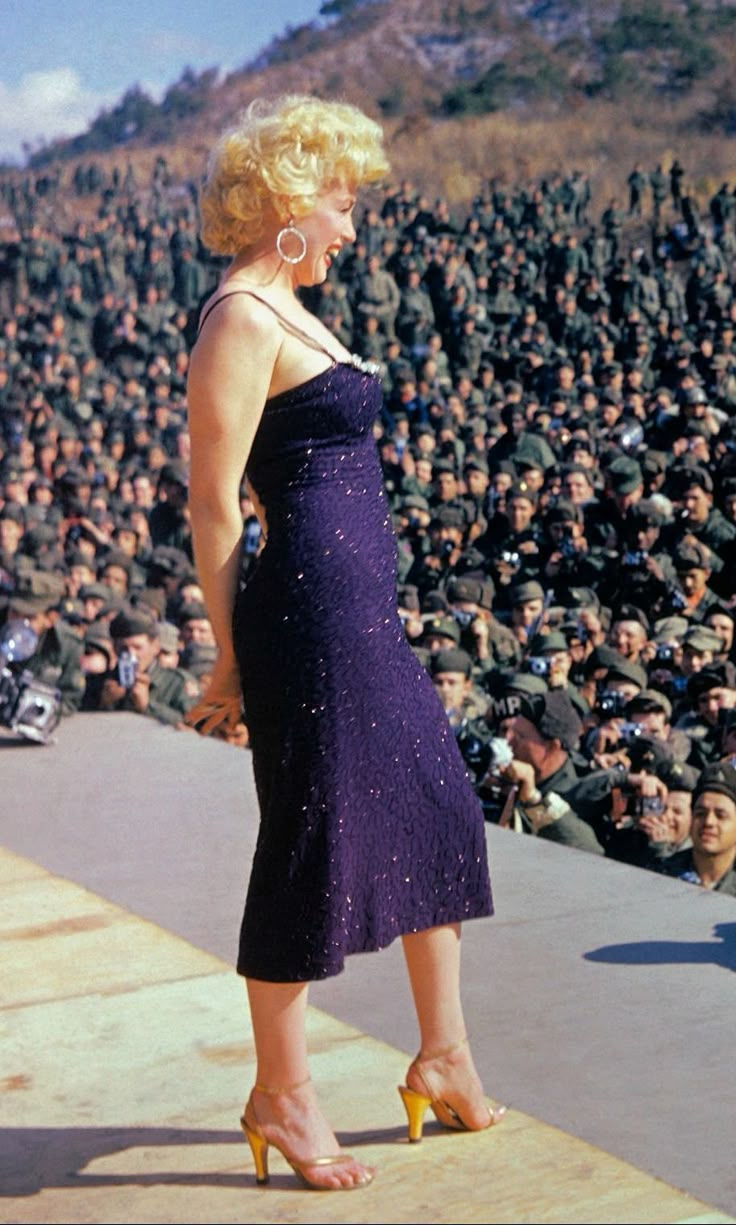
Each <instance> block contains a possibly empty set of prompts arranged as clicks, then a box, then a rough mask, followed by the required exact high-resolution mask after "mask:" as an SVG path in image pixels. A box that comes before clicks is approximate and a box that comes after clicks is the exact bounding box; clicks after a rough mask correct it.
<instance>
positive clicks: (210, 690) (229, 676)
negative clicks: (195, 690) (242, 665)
mask: <svg viewBox="0 0 736 1225" xmlns="http://www.w3.org/2000/svg"><path fill="white" fill-rule="evenodd" d="M184 725H185V726H186V727H191V728H193V729H194V731H196V732H199V734H200V735H201V736H217V737H218V738H219V739H223V740H229V741H231V742H235V743H243V742H244V743H247V732H246V734H245V740H243V731H244V724H243V696H242V690H241V685H240V675H239V673H238V668H237V664H236V663H235V661H234V660H232V661H231V660H227V659H223V658H222V656H220V657H219V658H218V659H217V661H216V663H215V666H214V668H213V669H212V672H211V673H210V677H209V680H208V682H207V688H206V690H205V692H204V694H203V696H202V697H201V698H200V699H199V701H198V702H197V703H195V705H194V706H192V708H191V710H188V711H187V713H186V714H185V716H184Z"/></svg>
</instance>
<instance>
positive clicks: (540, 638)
mask: <svg viewBox="0 0 736 1225" xmlns="http://www.w3.org/2000/svg"><path fill="white" fill-rule="evenodd" d="M567 646H568V643H567V638H566V637H565V635H564V634H563V633H562V631H561V630H550V632H549V633H548V634H536V635H535V637H534V638H532V640H531V642H530V643H529V654H530V655H545V654H547V652H550V653H551V652H553V651H566V650H567Z"/></svg>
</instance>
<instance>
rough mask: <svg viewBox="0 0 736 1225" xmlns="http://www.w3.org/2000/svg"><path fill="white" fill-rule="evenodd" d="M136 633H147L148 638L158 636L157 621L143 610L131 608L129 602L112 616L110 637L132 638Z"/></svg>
mask: <svg viewBox="0 0 736 1225" xmlns="http://www.w3.org/2000/svg"><path fill="white" fill-rule="evenodd" d="M137 634H147V635H148V637H149V638H157V637H158V622H157V621H156V620H155V618H153V617H149V616H146V614H145V612H143V611H142V610H139V609H137V608H133V607H132V606H131V605H130V604H128V605H124V606H123V608H121V609H120V611H119V612H118V613H117V614H116V616H115V617H113V619H112V621H111V622H110V637H111V638H112V639H113V640H114V639H120V638H132V637H134V636H135V635H137Z"/></svg>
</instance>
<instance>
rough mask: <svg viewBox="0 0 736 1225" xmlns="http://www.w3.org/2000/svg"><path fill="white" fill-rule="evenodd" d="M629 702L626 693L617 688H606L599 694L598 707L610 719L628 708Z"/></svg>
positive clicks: (617, 716) (618, 715)
mask: <svg viewBox="0 0 736 1225" xmlns="http://www.w3.org/2000/svg"><path fill="white" fill-rule="evenodd" d="M628 702H629V699H628V698H627V697H626V694H624V693H619V692H618V691H617V690H616V689H604V690H603V692H602V693H601V694H599V696H598V701H597V702H596V709H597V710H598V711H599V713H600V714H602V715H605V716H606V717H607V718H609V719H617V718H620V717H621V715H622V714H623V713H624V711H625V710H626V707H627V705H628Z"/></svg>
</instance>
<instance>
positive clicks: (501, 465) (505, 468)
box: [489, 452, 517, 479]
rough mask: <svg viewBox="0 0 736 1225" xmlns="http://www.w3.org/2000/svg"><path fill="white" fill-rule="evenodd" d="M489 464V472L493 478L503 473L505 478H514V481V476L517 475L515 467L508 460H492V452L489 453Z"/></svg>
mask: <svg viewBox="0 0 736 1225" xmlns="http://www.w3.org/2000/svg"><path fill="white" fill-rule="evenodd" d="M489 464H490V470H491V471H492V473H493V475H494V476H496V475H497V474H498V473H505V475H506V476H511V477H514V479H516V475H517V473H516V465H515V464H513V463H512V462H511V460H510V459H496V460H494V458H493V452H491V455H490V457H489Z"/></svg>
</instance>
